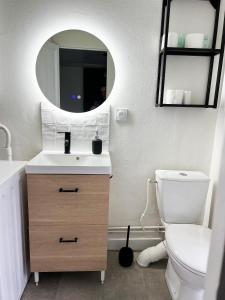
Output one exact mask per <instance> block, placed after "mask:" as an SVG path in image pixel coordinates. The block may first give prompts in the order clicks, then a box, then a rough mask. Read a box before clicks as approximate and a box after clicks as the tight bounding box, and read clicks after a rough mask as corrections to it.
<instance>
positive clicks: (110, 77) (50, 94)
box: [36, 30, 115, 113]
mask: <svg viewBox="0 0 225 300" xmlns="http://www.w3.org/2000/svg"><path fill="white" fill-rule="evenodd" d="M36 76H37V81H38V84H39V87H40V89H41V90H42V92H43V94H44V95H45V96H46V97H47V98H48V100H49V101H51V102H52V103H53V104H54V105H56V106H57V107H59V108H61V109H63V110H66V111H69V112H77V113H80V112H86V111H89V110H93V109H95V108H97V107H98V106H100V105H101V104H102V103H103V102H104V101H105V100H106V98H107V97H108V95H109V94H110V92H111V90H112V88H113V84H114V80H115V67H114V63H113V59H112V56H111V54H110V52H109V50H108V49H107V47H106V46H105V45H104V44H103V43H102V42H101V41H100V40H99V39H98V38H96V37H95V36H94V35H92V34H90V33H88V32H85V31H80V30H66V31H62V32H60V33H57V34H55V35H54V36H52V37H51V38H50V39H49V40H47V42H46V43H45V44H44V45H43V46H42V48H41V50H40V52H39V54H38V57H37V62H36Z"/></svg>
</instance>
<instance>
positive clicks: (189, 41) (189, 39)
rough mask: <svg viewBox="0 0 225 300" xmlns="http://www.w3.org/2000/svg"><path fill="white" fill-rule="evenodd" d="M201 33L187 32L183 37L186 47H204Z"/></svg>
mask: <svg viewBox="0 0 225 300" xmlns="http://www.w3.org/2000/svg"><path fill="white" fill-rule="evenodd" d="M204 37H205V36H204V34H203V33H188V34H187V35H186V38H185V47H186V48H203V47H204Z"/></svg>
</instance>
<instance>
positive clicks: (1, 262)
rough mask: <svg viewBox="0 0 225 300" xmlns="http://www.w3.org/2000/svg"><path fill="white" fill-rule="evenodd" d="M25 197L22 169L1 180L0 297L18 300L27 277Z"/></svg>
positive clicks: (0, 298) (2, 299)
mask: <svg viewBox="0 0 225 300" xmlns="http://www.w3.org/2000/svg"><path fill="white" fill-rule="evenodd" d="M0 167H1V165H0ZM0 175H1V174H0ZM25 199H26V198H25V175H24V171H23V170H22V171H21V170H19V172H18V170H17V172H16V173H14V174H13V175H12V176H10V178H8V179H7V180H5V181H4V182H3V183H1V182H0V300H19V299H20V297H21V295H22V293H23V290H24V288H25V286H26V283H27V279H28V263H27V245H26V236H27V224H26V221H24V220H26V201H25Z"/></svg>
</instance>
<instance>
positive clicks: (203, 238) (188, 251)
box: [166, 224, 212, 274]
mask: <svg viewBox="0 0 225 300" xmlns="http://www.w3.org/2000/svg"><path fill="white" fill-rule="evenodd" d="M211 231H212V230H211V229H209V228H206V227H203V226H200V225H193V224H172V225H169V226H168V228H167V229H166V244H167V247H168V248H169V251H170V252H171V253H172V255H173V256H174V257H175V258H176V259H177V260H178V261H180V262H181V263H182V264H183V265H184V266H186V267H187V268H188V269H191V270H193V272H199V273H203V274H206V271H207V263H208V255H209V247H210V240H211Z"/></svg>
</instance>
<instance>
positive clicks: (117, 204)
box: [0, 0, 216, 225]
mask: <svg viewBox="0 0 225 300" xmlns="http://www.w3.org/2000/svg"><path fill="white" fill-rule="evenodd" d="M1 6H2V7H0V14H1V16H0V42H1V47H0V59H1V61H0V65H1V75H0V76H1V77H0V122H2V123H4V124H6V125H7V126H8V127H9V129H10V130H11V132H12V136H13V148H14V154H15V156H14V157H15V158H16V159H30V158H31V157H32V156H33V155H35V154H36V153H38V152H39V151H40V150H41V147H42V143H41V118H40V102H41V101H44V100H45V98H44V96H43V95H42V93H41V92H40V90H39V87H38V84H37V81H36V78H35V61H36V56H37V54H38V51H39V49H40V47H41V46H42V44H43V43H44V42H45V41H46V40H47V39H48V38H49V37H50V36H52V35H53V34H55V33H56V32H59V31H62V30H66V29H70V28H76V29H81V30H86V31H89V32H90V33H93V34H95V35H96V36H97V37H99V38H100V39H101V40H102V41H103V42H104V43H105V45H107V46H108V48H109V50H110V52H111V54H112V56H113V58H114V62H115V68H116V79H115V85H114V89H113V91H112V93H111V95H110V97H109V98H108V101H107V103H106V104H107V105H108V104H110V105H111V108H112V110H111V111H112V113H111V124H110V150H111V154H112V163H113V173H114V178H113V179H112V184H111V190H110V223H111V225H112V224H113V225H126V224H127V223H131V224H138V219H139V216H140V213H141V211H142V210H143V208H144V205H145V197H146V186H145V183H146V178H147V177H148V176H152V175H153V173H154V170H155V169H156V168H174V169H175V168H180V169H199V170H202V171H205V172H206V173H208V171H209V165H210V159H211V151H212V142H213V135H214V128H215V119H216V110H210V109H209V110H206V109H193V108H190V109H180V108H170V109H169V108H155V106H154V103H155V92H156V77H157V64H158V61H157V60H158V43H159V30H160V12H161V1H159V0H133V1H130V0H107V1H103V0H86V1H84V0H64V1H61V0H54V1H51V0H38V1H34V0H32V1H31V0H30V1H29V0H20V1H18V0H10V1H9V0H3V1H1ZM181 18H182V15H181ZM116 107H127V108H128V109H129V119H128V122H126V123H123V124H121V123H117V122H115V121H114V113H115V108H116ZM97 111H98V110H97ZM74 118H76V115H74ZM151 197H152V199H153V200H154V201H155V197H154V191H151ZM154 206H155V205H153V208H154ZM149 214H150V213H149ZM155 222H157V213H156V212H155V209H154V210H153V211H152V212H151V214H150V216H149V218H146V223H148V224H151V223H152V224H153V223H155Z"/></svg>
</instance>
